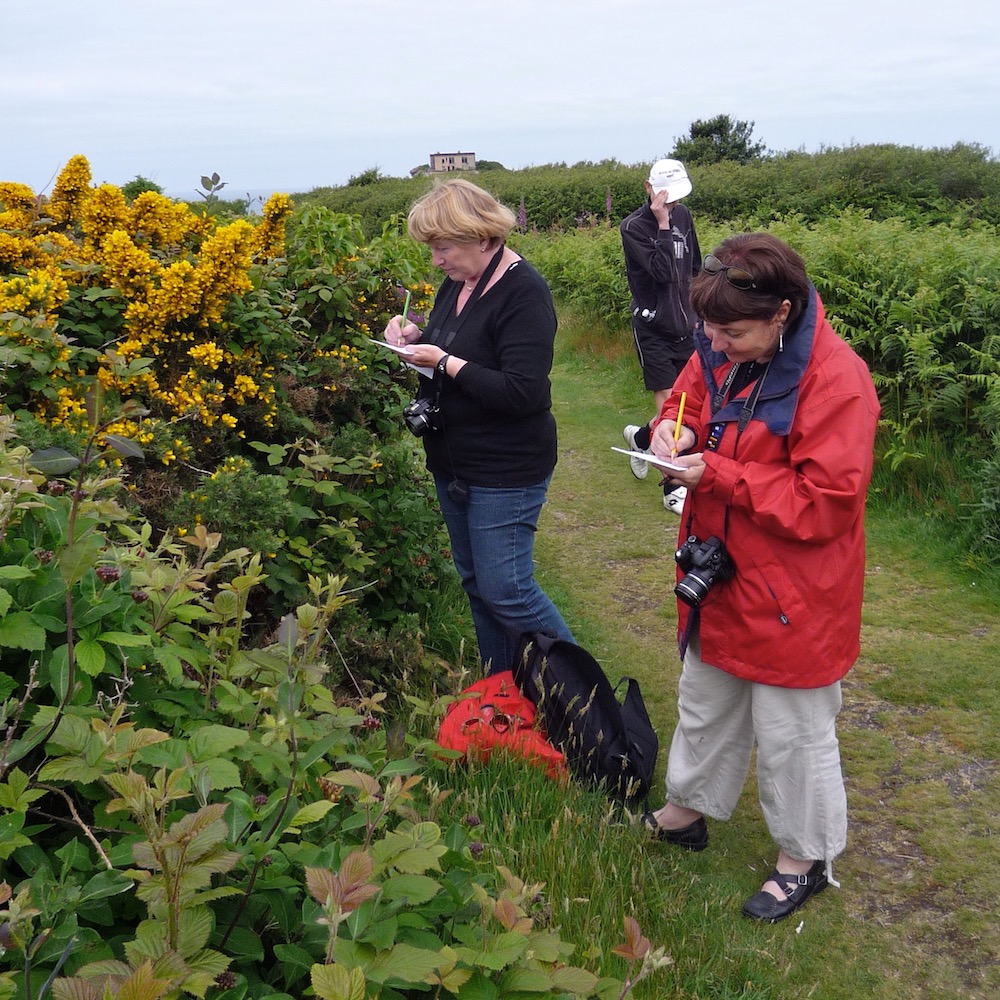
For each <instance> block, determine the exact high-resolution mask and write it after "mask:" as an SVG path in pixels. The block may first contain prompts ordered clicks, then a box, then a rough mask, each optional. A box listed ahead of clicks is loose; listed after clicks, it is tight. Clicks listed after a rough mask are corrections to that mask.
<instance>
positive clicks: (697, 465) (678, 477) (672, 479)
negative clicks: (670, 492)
mask: <svg viewBox="0 0 1000 1000" xmlns="http://www.w3.org/2000/svg"><path fill="white" fill-rule="evenodd" d="M653 454H654V455H656V457H657V458H662V459H663V461H664V462H669V463H670V464H671V465H680V466H683V469H684V471H683V472H678V471H676V470H675V469H664V468H662V467H661V466H654V468H658V469H659V470H660V471H661V472H662V473H663V479H664V482H669V483H674V484H675V485H678V486H686V487H687V488H688V489H689V490H693V489H694V488H695V487H696V486H697V485H698V483H700V482H701V477H702V476H703V475H704V474H705V459H704V456H703V454H702V452H700V451H699V452H695V454H693V455H675V456H674V457H673V458H671V457H670V453H669V452H668V453H667V454H666V455H662V454H658V453H657V452H656V450H655V449H654V450H653Z"/></svg>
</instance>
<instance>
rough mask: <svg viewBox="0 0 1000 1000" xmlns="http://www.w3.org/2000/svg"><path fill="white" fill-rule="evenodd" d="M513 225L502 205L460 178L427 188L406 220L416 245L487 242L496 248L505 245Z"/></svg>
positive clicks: (512, 219) (486, 192)
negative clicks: (442, 241)
mask: <svg viewBox="0 0 1000 1000" xmlns="http://www.w3.org/2000/svg"><path fill="white" fill-rule="evenodd" d="M516 224H517V220H516V219H515V218H514V213H513V212H512V211H511V210H510V209H509V208H507V206H506V205H501V204H500V202H498V201H497V200H496V198H494V197H493V195H491V194H490V193H489V192H488V191H484V190H483V189H482V188H481V187H476V185H475V184H473V183H471V182H470V181H467V180H464V179H463V178H461V177H456V178H453V179H452V180H447V181H444V182H442V183H440V184H438V185H436V186H435V187H433V188H431V190H430V191H428V192H427V194H425V195H424V196H423V197H422V198H419V199H418V200H417V201H416V202H415V203H414V205H413V207H412V208H411V209H410V214H409V215H408V216H407V218H406V227H407V229H408V230H409V233H410V236H412V237H413V239H415V240H416V241H417V242H418V243H433V242H435V241H438V240H447V241H449V242H454V243H475V242H476V241H477V240H489V242H490V245H491V246H494V247H496V246H499V245H500V244H501V243H504V242H506V240H507V237H508V236H509V235H510V232H511V230H512V229H513V228H514V226H515V225H516Z"/></svg>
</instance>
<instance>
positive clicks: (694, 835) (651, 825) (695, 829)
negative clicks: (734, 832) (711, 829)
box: [642, 812, 708, 851]
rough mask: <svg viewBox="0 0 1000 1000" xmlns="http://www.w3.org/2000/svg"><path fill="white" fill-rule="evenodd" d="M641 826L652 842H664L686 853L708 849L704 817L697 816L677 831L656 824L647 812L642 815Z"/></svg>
mask: <svg viewBox="0 0 1000 1000" xmlns="http://www.w3.org/2000/svg"><path fill="white" fill-rule="evenodd" d="M642 825H643V826H644V827H645V828H646V829H647V830H648V831H649V833H650V836H651V837H652V838H653V839H654V840H665V841H666V842H667V843H668V844H676V845H677V847H683V848H684V849H685V850H686V851H703V850H705V848H706V847H708V824H707V823H706V822H705V817H704V816H699V817H698V818H697V819H696V820H695V821H694V822H693V823H689V824H688V825H687V826H682V827H681V828H680V829H679V830H668V829H666V828H665V827H662V826H660V824H659V823H657V822H656V817H655V816H654V815H653V814H652V813H651V812H647V813H643V814H642Z"/></svg>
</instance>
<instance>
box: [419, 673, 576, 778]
mask: <svg viewBox="0 0 1000 1000" xmlns="http://www.w3.org/2000/svg"><path fill="white" fill-rule="evenodd" d="M535 714H536V713H535V706H534V705H533V704H532V703H531V702H530V701H529V700H528V699H527V698H525V697H524V695H523V694H521V691H520V689H519V688H518V686H517V684H516V683H515V682H514V674H513V673H512V672H511V671H510V670H505V671H503V672H501V673H498V674H491V675H490V676H489V677H485V678H484V679H483V680H481V681H477V682H476V683H475V684H471V685H470V686H469V687H467V688H466V689H465V690H464V691H463V692H462V694H461V697H460V698H459V700H458V701H456V702H453V703H452V704H451V705H449V706H448V711H447V712H446V713H445V717H444V718H443V719H442V720H441V726H440V728H439V729H438V735H437V741H438V743H439V744H440V745H441V746H442V747H444V748H445V749H447V750H457V751H458V752H459V753H461V754H463V755H464V756H466V757H470V756H478V757H479V759H481V760H486V759H487V758H488V757H489V756H490V754H491V753H493V751H494V750H495V749H496V748H497V747H501V748H504V749H506V750H509V751H511V752H513V753H516V754H518V755H520V756H522V757H525V758H527V759H528V760H530V761H532V762H533V763H536V764H541V765H543V766H544V767H545V768H546V769H547V771H548V773H549V775H550V776H551V777H553V778H555V777H557V776H558V775H560V774H563V773H565V769H566V758H565V756H564V755H563V753H562V752H561V751H559V750H557V749H556V748H555V747H554V746H552V744H551V743H549V741H548V740H547V739H546V738H545V733H544V732H543V731H542V729H541V724H540V723H536V721H535Z"/></svg>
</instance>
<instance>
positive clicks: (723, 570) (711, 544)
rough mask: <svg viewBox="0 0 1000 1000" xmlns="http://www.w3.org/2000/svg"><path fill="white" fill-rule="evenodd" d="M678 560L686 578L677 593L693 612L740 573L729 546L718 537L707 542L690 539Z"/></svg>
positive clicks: (678, 552)
mask: <svg viewBox="0 0 1000 1000" xmlns="http://www.w3.org/2000/svg"><path fill="white" fill-rule="evenodd" d="M674 559H675V560H676V561H677V565H678V566H680V568H681V569H682V570H684V573H685V574H686V575H685V576H684V578H683V579H682V580H680V581H678V583H677V586H675V587H674V593H675V594H676V595H677V596H678V597H679V598H680V599H681V600H682V601H683V602H684V603H685V604H689V605H691V607H692V608H696V607H698V605H699V604H701V602H702V601H703V600H704V599H705V596H706V595H707V594H708V592H709V591H710V590H711V589H712V587H713V586H714V585H715V584H716V583H717V582H718V583H725V582H726V580H731V579H732V578H733V576H734V574H735V573H736V567H735V566H734V565H733V561H732V559H730V558H729V553H728V552H726V547H725V545H723V544H722V540H721V539H719V538H716V537H715V535H712V537H711V538H709V539H707V540H706V541H704V542H699V541H698V536H697V535H688V537H687V540H686V541H685V542H684V544H683V545H681V547H680V548H679V549H678V550H677V551H676V552H675V553H674Z"/></svg>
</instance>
